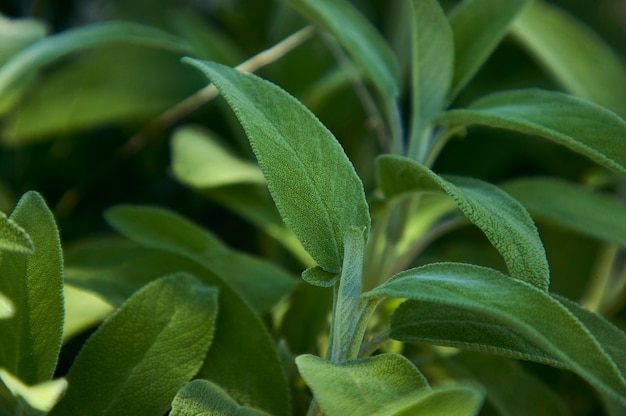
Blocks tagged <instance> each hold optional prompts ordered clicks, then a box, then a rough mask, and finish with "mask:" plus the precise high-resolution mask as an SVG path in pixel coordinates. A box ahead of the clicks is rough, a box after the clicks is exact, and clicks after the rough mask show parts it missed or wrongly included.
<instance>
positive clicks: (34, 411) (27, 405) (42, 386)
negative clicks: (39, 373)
mask: <svg viewBox="0 0 626 416" xmlns="http://www.w3.org/2000/svg"><path fill="white" fill-rule="evenodd" d="M0 380H2V382H3V383H4V385H5V386H7V388H8V389H9V391H10V392H11V394H13V397H15V398H16V399H17V401H18V403H19V406H20V409H23V410H24V412H25V414H26V415H28V416H41V415H45V414H47V413H48V412H49V411H50V410H51V409H52V407H53V406H54V405H55V404H56V403H57V402H58V401H59V400H60V399H61V396H62V395H63V393H64V392H65V390H66V389H67V381H66V380H65V379H64V378H60V379H57V380H50V381H44V382H41V383H39V384H35V385H34V386H28V385H26V384H24V383H23V382H22V381H21V380H20V379H18V378H16V377H15V376H13V375H12V374H11V373H9V372H7V371H6V370H5V369H3V368H0Z"/></svg>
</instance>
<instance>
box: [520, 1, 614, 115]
mask: <svg viewBox="0 0 626 416" xmlns="http://www.w3.org/2000/svg"><path fill="white" fill-rule="evenodd" d="M512 34H513V35H514V36H515V37H516V38H517V39H518V40H519V41H520V42H521V43H522V44H523V45H524V46H525V47H526V48H527V49H528V50H529V51H530V53H531V54H532V55H534V56H535V58H536V59H537V60H538V61H539V62H540V63H541V64H542V65H543V66H544V67H545V68H546V69H547V70H548V71H549V72H550V73H551V75H552V76H553V77H554V78H555V79H556V81H557V82H559V84H561V86H562V87H563V88H564V89H565V90H567V91H568V92H570V93H572V94H576V95H579V96H581V97H583V98H587V99H589V100H591V101H594V102H596V103H598V104H600V105H602V106H604V107H607V108H609V109H611V110H613V111H615V112H616V113H617V114H619V115H621V116H622V117H626V99H625V98H624V94H623V92H624V91H626V67H625V66H624V63H623V59H622V58H621V57H619V56H618V55H617V54H616V53H615V52H614V51H613V50H612V49H611V48H610V46H609V45H607V44H606V42H604V40H602V38H600V37H599V36H598V35H597V34H596V33H594V32H593V31H592V30H591V29H590V28H589V27H588V26H587V25H585V24H584V23H582V22H581V21H579V20H577V19H576V18H575V17H574V16H572V15H571V14H570V13H567V12H565V11H564V10H561V9H559V8H557V7H555V6H553V5H551V4H548V3H546V2H540V1H535V2H534V3H533V4H531V5H530V6H529V7H528V8H527V9H526V10H524V12H523V13H522V14H521V15H520V16H519V18H518V19H517V20H516V21H515V23H514V25H513V28H512Z"/></svg>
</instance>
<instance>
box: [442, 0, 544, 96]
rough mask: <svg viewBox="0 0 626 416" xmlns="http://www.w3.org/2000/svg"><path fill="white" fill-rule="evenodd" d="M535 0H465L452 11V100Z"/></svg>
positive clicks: (450, 17)
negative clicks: (453, 50)
mask: <svg viewBox="0 0 626 416" xmlns="http://www.w3.org/2000/svg"><path fill="white" fill-rule="evenodd" d="M531 1H532V0H464V1H462V2H461V3H459V5H458V6H457V7H456V8H454V9H453V10H452V12H451V13H450V16H449V19H450V25H451V26H452V31H453V32H454V47H455V66H454V78H453V81H452V87H451V89H450V93H449V94H448V97H449V101H452V99H454V97H456V96H457V94H458V93H459V92H460V91H461V90H462V89H463V88H464V87H465V86H466V85H467V84H468V83H469V81H470V80H471V79H472V78H473V77H474V75H475V74H476V72H478V70H479V69H480V67H481V66H482V65H483V63H484V62H485V61H486V60H487V58H489V55H491V52H493V50H494V49H495V48H496V47H497V46H498V44H499V43H500V41H501V40H502V38H504V36H505V35H506V34H507V33H508V32H509V29H510V27H511V24H512V23H513V22H514V21H515V19H516V17H517V16H518V15H519V14H520V13H521V12H522V10H524V8H525V7H526V6H527V5H528V4H529V3H531Z"/></svg>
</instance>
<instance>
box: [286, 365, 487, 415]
mask: <svg viewBox="0 0 626 416" xmlns="http://www.w3.org/2000/svg"><path fill="white" fill-rule="evenodd" d="M296 364H297V365H298V370H300V373H301V374H302V377H303V378H304V380H305V381H306V382H307V384H308V385H309V387H311V390H313V394H314V396H315V399H316V400H317V402H318V403H319V406H320V407H321V409H322V411H323V412H324V414H326V415H328V416H335V415H336V416H340V415H355V416H358V415H368V416H369V415H377V416H383V415H407V416H408V415H415V414H428V415H437V416H439V415H440V416H444V415H451V414H454V415H468V416H469V415H475V414H476V413H477V412H478V410H479V408H480V405H481V403H482V392H481V391H480V390H478V389H476V388H475V387H472V386H451V387H447V388H438V389H434V390H433V389H431V388H430V386H429V385H428V382H427V381H426V379H425V378H424V376H423V375H422V374H421V373H420V372H419V371H418V370H417V368H415V366H413V364H412V363H411V362H410V361H408V360H407V359H406V358H404V357H403V356H401V355H399V354H381V355H377V356H375V357H368V358H362V359H358V360H351V361H347V362H345V363H343V364H340V365H337V364H332V363H330V362H329V361H326V360H323V359H321V358H319V357H315V356H313V355H301V356H299V357H297V358H296Z"/></svg>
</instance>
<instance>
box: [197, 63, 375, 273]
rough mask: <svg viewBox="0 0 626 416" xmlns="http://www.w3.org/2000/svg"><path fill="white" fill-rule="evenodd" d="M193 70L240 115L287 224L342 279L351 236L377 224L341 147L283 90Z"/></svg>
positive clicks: (206, 66)
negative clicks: (354, 229) (345, 248)
mask: <svg viewBox="0 0 626 416" xmlns="http://www.w3.org/2000/svg"><path fill="white" fill-rule="evenodd" d="M186 62H187V63H190V64H192V65H194V66H196V67H197V68H198V69H200V70H201V71H203V72H204V73H205V74H206V75H207V77H209V78H210V80H211V81H212V82H213V83H214V84H215V86H216V87H217V88H218V90H220V92H221V93H222V95H223V96H224V98H225V99H226V101H227V102H228V103H229V105H230V106H231V107H232V108H233V110H234V111H235V114H236V115H237V117H238V118H239V121H240V123H241V124H242V125H243V127H244V130H246V134H247V135H248V138H249V139H250V142H251V144H252V149H253V150H254V152H255V154H256V156H257V159H258V160H259V164H260V166H261V169H262V170H263V173H264V175H265V177H266V179H267V181H268V185H269V189H270V192H271V193H272V197H273V198H274V201H275V203H276V206H277V207H278V210H279V212H280V213H281V216H282V217H283V220H284V221H285V223H286V224H287V225H288V226H289V227H290V228H292V229H293V231H294V232H295V234H296V235H297V236H298V239H299V240H300V241H301V242H302V245H303V246H304V247H305V249H306V250H307V251H308V252H309V254H311V256H312V257H313V259H314V260H315V261H316V262H317V263H318V264H319V265H320V266H321V267H322V268H323V269H324V270H326V271H327V272H330V273H336V272H339V271H340V269H341V264H342V260H343V239H344V236H345V235H346V233H347V231H348V230H349V229H350V227H353V226H354V227H366V230H369V225H370V217H369V210H368V206H367V202H366V200H365V194H364V190H363V184H362V183H361V180H360V179H359V177H358V176H357V174H356V172H355V170H354V167H353V166H352V164H351V163H350V161H349V160H348V158H347V156H346V154H345V153H344V151H343V149H342V148H341V146H340V145H339V143H338V142H337V140H336V139H335V138H334V137H333V135H332V134H331V133H330V132H329V131H328V130H327V129H326V128H325V127H324V126H323V125H322V124H321V123H320V122H319V120H317V118H315V116H314V115H313V114H312V113H311V112H310V111H309V110H307V109H306V108H305V107H304V106H303V105H302V104H301V103H300V102H298V101H297V100H296V99H295V98H293V97H292V96H290V95H289V94H287V93H286V92H285V91H283V90H282V89H280V88H279V87H277V86H276V85H274V84H271V83H269V82H267V81H265V80H262V79H261V78H258V77H256V76H255V75H252V74H244V73H241V72H238V71H236V70H234V69H232V68H229V67H226V66H223V65H220V64H216V63H211V62H201V61H196V60H192V59H186ZM365 235H367V231H366V234H365Z"/></svg>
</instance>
